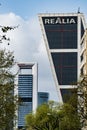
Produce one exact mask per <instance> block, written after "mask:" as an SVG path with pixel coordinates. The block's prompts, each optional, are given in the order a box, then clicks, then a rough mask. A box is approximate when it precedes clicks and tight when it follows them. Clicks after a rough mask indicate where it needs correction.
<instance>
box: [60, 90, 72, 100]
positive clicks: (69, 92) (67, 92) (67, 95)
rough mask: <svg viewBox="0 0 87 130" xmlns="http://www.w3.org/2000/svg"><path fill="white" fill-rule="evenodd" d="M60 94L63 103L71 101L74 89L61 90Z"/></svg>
mask: <svg viewBox="0 0 87 130" xmlns="http://www.w3.org/2000/svg"><path fill="white" fill-rule="evenodd" d="M60 92H61V95H62V99H63V102H67V100H69V98H70V97H71V95H72V94H73V89H68V88H67V89H60Z"/></svg>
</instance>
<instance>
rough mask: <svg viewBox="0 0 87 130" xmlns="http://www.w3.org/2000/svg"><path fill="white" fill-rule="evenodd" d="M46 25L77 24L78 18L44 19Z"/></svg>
mask: <svg viewBox="0 0 87 130" xmlns="http://www.w3.org/2000/svg"><path fill="white" fill-rule="evenodd" d="M43 22H44V24H45V25H46V24H48V25H49V24H76V23H77V18H76V17H44V19H43Z"/></svg>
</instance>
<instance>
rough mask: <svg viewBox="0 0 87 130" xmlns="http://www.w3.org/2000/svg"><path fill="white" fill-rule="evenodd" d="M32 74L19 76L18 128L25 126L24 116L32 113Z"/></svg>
mask: <svg viewBox="0 0 87 130" xmlns="http://www.w3.org/2000/svg"><path fill="white" fill-rule="evenodd" d="M32 81H33V76H32V74H29V75H28V74H19V76H18V95H19V97H20V99H21V101H22V103H21V105H19V107H18V128H21V127H23V126H24V125H25V119H24V118H25V115H26V114H28V113H30V112H32V87H33V82H32Z"/></svg>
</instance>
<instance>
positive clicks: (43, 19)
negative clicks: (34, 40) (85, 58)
mask: <svg viewBox="0 0 87 130" xmlns="http://www.w3.org/2000/svg"><path fill="white" fill-rule="evenodd" d="M39 21H40V25H41V30H42V34H43V38H44V42H45V46H46V49H47V53H48V57H49V61H50V65H51V69H52V72H53V77H54V80H55V84H56V88H57V92H58V98H59V100H60V102H62V101H65V98H64V97H65V94H66V95H68V94H69V93H70V90H71V89H72V84H73V83H75V82H77V81H78V79H79V77H80V73H81V72H80V71H81V58H82V57H81V45H82V44H83V43H82V42H83V41H82V38H83V35H84V32H85V28H86V23H85V19H84V16H83V14H82V13H69V14H39Z"/></svg>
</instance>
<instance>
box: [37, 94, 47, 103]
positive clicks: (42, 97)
mask: <svg viewBox="0 0 87 130" xmlns="http://www.w3.org/2000/svg"><path fill="white" fill-rule="evenodd" d="M48 100H49V93H46V92H38V105H41V104H43V103H47V102H48Z"/></svg>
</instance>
